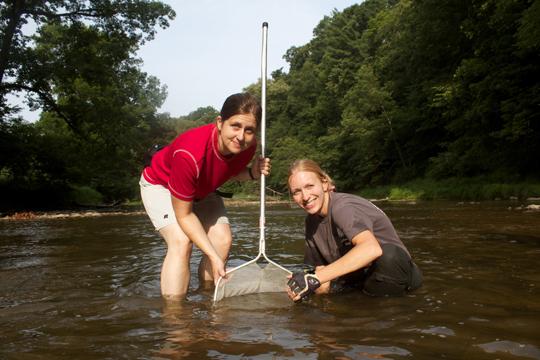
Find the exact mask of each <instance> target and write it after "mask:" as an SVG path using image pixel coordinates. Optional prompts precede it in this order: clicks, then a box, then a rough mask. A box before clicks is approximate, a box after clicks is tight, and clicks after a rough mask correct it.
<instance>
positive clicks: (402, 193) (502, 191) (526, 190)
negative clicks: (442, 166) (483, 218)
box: [358, 179, 540, 201]
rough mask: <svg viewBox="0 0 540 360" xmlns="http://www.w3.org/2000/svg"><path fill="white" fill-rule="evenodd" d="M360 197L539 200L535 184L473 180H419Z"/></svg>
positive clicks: (539, 191)
mask: <svg viewBox="0 0 540 360" xmlns="http://www.w3.org/2000/svg"><path fill="white" fill-rule="evenodd" d="M358 194H359V195H360V196H362V197H365V198H369V199H388V200H463V201H481V200H510V199H520V200H524V199H527V198H536V197H540V184H539V183H527V182H522V183H514V184H505V183H486V182H485V181H480V180H475V179H447V180H441V181H435V180H429V179H421V180H414V181H410V182H408V183H405V184H402V185H387V186H378V187H374V188H366V189H362V190H360V191H358Z"/></svg>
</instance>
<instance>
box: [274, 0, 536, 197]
mask: <svg viewBox="0 0 540 360" xmlns="http://www.w3.org/2000/svg"><path fill="white" fill-rule="evenodd" d="M539 4H540V1H538V0H535V1H525V0H522V1H519V0H516V1H505V0H482V1H473V2H471V1H465V0H443V1H440V0H437V1H436V0H423V1H411V0H401V1H387V0H367V1H364V2H362V3H361V4H358V5H353V6H351V7H349V8H347V9H345V10H344V11H343V12H334V13H333V14H332V15H331V16H329V17H325V18H324V19H322V21H321V22H320V23H319V25H318V26H317V27H316V28H315V30H314V37H313V39H312V40H311V41H310V42H309V43H307V44H306V45H304V46H301V47H293V48H291V49H289V51H287V53H286V54H285V59H286V60H287V61H288V63H289V65H290V69H289V72H288V73H283V72H280V74H279V79H276V81H274V82H270V83H269V86H270V89H269V92H271V91H272V87H273V86H276V84H277V83H278V81H279V84H280V88H281V89H283V90H282V91H281V92H280V99H285V100H280V101H278V103H277V104H276V105H275V107H274V104H273V102H272V98H271V97H269V106H268V108H269V110H268V112H269V113H271V114H272V116H273V118H272V119H271V121H270V124H271V128H270V130H269V134H271V136H272V137H273V138H274V139H273V140H272V139H271V141H274V142H276V143H279V142H280V141H285V140H284V139H286V142H287V144H295V145H294V146H293V147H290V146H289V145H287V146H286V148H287V149H288V150H289V151H285V152H284V151H282V150H281V149H280V150H272V155H274V153H275V155H277V156H274V157H275V159H276V161H275V162H274V167H277V168H278V169H279V168H285V167H286V166H285V165H284V164H283V165H282V164H280V163H276V162H281V161H283V162H287V163H290V162H291V161H293V160H294V159H295V158H298V157H302V156H305V155H306V154H308V153H310V154H312V155H310V156H313V157H317V158H318V160H319V161H321V163H322V164H323V166H324V167H325V168H326V169H327V170H328V171H329V172H330V173H331V174H332V175H334V177H335V178H336V180H337V182H338V185H340V186H341V188H342V189H349V190H350V189H358V188H360V187H363V186H366V185H380V184H388V183H395V182H402V181H407V180H410V179H414V178H422V177H425V176H431V177H435V178H448V177H471V176H479V175H488V176H492V177H496V178H497V179H506V180H519V179H526V178H530V177H532V178H538V177H539V176H540V163H539V160H538V159H540V141H539V140H540V138H539V136H540V129H539V126H540V125H539V124H540V119H539V114H540V99H539V96H540V91H539V90H540V89H539V82H538V80H537V79H538V78H539V76H538V75H539V70H540V61H539V60H540V59H539V54H540V52H539V51H538V49H539V46H540V33H539V32H538V26H537V20H538V14H539V9H540V5H539ZM291 124H293V125H294V126H291ZM301 149H304V150H301ZM284 181H285V179H284V178H283V177H282V174H281V173H280V175H279V176H277V177H275V176H272V185H273V186H284Z"/></svg>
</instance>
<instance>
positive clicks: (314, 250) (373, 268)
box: [304, 192, 421, 295]
mask: <svg viewBox="0 0 540 360" xmlns="http://www.w3.org/2000/svg"><path fill="white" fill-rule="evenodd" d="M365 230H369V231H371V233H372V234H373V235H374V236H375V238H376V239H377V241H378V242H379V245H380V246H381V248H382V250H383V255H382V256H381V257H379V258H378V259H376V260H375V261H373V263H372V264H371V265H370V266H368V267H366V268H363V269H360V270H358V271H355V272H354V273H351V274H347V275H346V276H343V277H342V279H340V280H343V281H344V283H345V284H346V285H350V286H355V287H357V286H361V287H362V288H363V289H364V291H365V292H367V293H369V294H372V295H398V294H400V293H404V292H405V291H407V290H412V289H414V288H417V287H419V286H420V284H421V273H420V271H419V270H418V268H417V266H416V265H415V264H414V262H413V261H412V260H411V255H410V253H409V251H408V250H407V248H406V247H405V245H404V244H403V242H402V241H401V240H400V238H399V236H398V234H397V233H396V230H395V229H394V226H393V225H392V222H391V221H390V219H389V218H388V216H386V214H385V213H384V212H383V211H382V210H381V209H379V208H378V207H377V206H375V205H374V204H373V203H371V202H370V201H368V200H366V199H364V198H362V197H359V196H356V195H351V194H345V193H334V192H331V193H330V198H329V204H328V215H327V216H325V217H321V216H319V215H308V216H307V217H306V247H305V253H304V263H306V264H308V265H311V266H313V267H316V266H319V265H328V264H331V263H333V262H334V261H336V260H338V259H339V258H341V257H342V256H343V255H345V254H346V253H347V252H349V250H351V249H352V248H353V246H354V245H353V244H352V239H353V238H354V237H355V236H356V235H358V234H360V233H361V232H363V231H365Z"/></svg>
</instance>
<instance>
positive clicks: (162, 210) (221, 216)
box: [139, 176, 229, 231]
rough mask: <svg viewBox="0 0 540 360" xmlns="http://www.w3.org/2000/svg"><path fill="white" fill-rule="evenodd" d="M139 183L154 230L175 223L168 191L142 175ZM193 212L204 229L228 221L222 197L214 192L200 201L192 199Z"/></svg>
mask: <svg viewBox="0 0 540 360" xmlns="http://www.w3.org/2000/svg"><path fill="white" fill-rule="evenodd" d="M139 185H140V186H141V199H142V202H143V205H144V209H145V210H146V213H147V214H148V216H149V217H150V221H152V224H154V227H155V228H156V230H158V231H159V230H161V229H163V228H164V227H165V226H167V225H170V224H177V221H176V216H175V215H174V210H173V207H172V200H171V193H170V191H169V190H168V189H167V188H166V187H164V186H161V185H154V184H150V183H149V182H148V181H146V179H145V178H144V176H141V180H140V181H139ZM193 212H194V213H195V215H197V217H198V218H199V220H200V221H201V223H202V225H203V226H204V227H205V229H208V228H209V227H211V226H212V225H215V224H228V223H229V219H228V218H227V212H226V211H225V205H224V204H223V199H222V198H221V196H219V195H217V194H216V193H210V194H208V196H206V197H205V198H204V199H202V200H200V201H194V202H193Z"/></svg>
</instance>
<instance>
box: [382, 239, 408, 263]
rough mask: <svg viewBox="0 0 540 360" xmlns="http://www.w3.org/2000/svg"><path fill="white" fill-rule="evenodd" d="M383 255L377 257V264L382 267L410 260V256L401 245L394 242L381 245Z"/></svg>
mask: <svg viewBox="0 0 540 360" xmlns="http://www.w3.org/2000/svg"><path fill="white" fill-rule="evenodd" d="M381 249H382V255H381V256H380V257H379V258H378V259H377V264H378V265H379V266H380V267H387V266H394V265H395V264H396V263H398V262H400V261H403V260H405V261H407V262H408V260H409V256H408V255H407V253H406V252H405V250H403V249H402V248H400V247H399V246H396V245H393V244H383V245H382V246H381Z"/></svg>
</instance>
